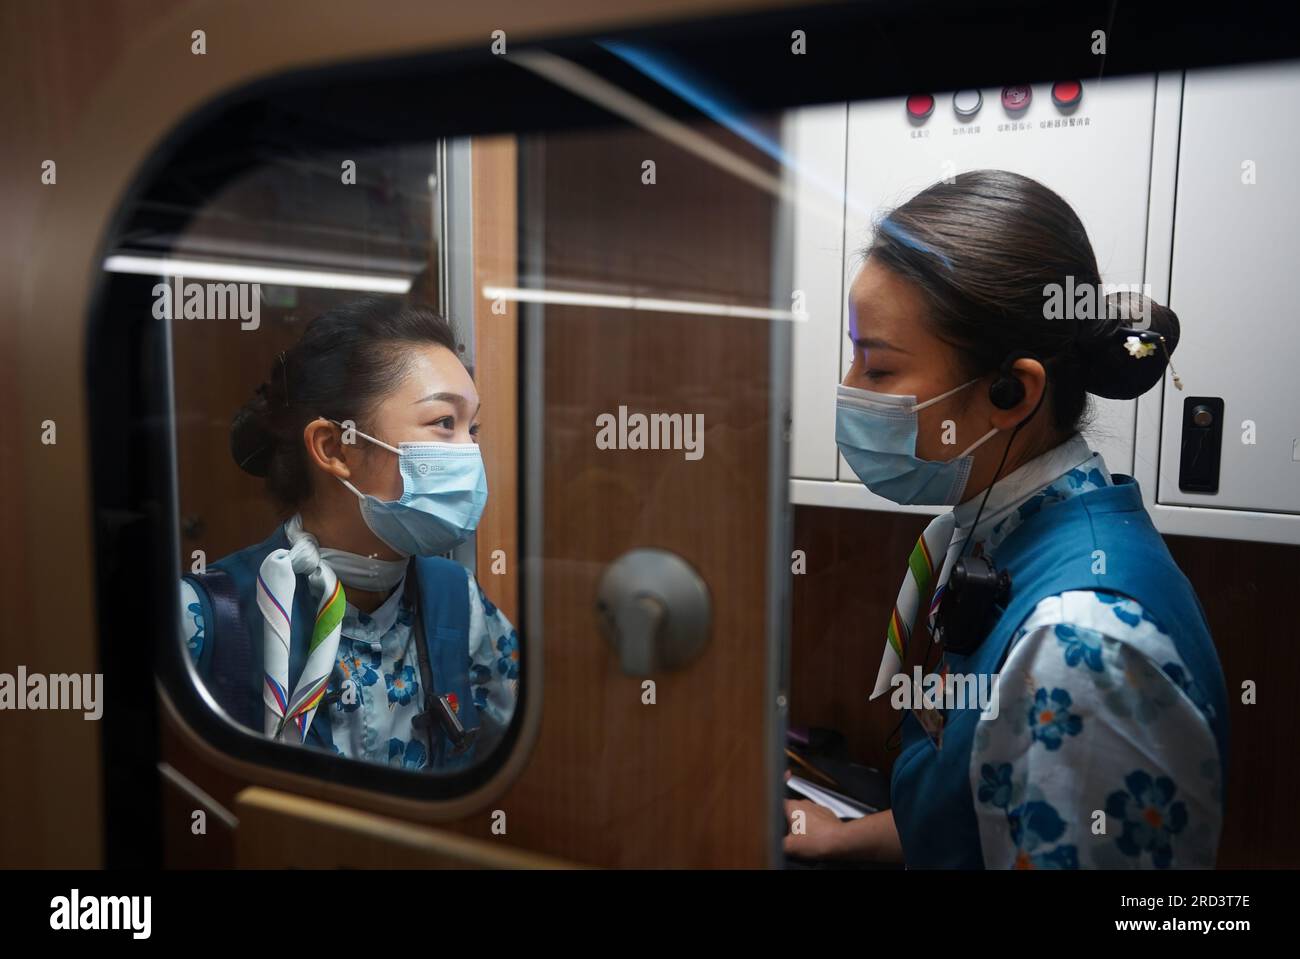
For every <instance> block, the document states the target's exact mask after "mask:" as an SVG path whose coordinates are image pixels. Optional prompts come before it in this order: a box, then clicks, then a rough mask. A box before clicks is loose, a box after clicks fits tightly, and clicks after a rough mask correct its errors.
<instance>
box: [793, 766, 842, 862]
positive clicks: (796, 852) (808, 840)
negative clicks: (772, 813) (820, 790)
mask: <svg viewBox="0 0 1300 959" xmlns="http://www.w3.org/2000/svg"><path fill="white" fill-rule="evenodd" d="M785 780H786V782H789V780H790V770H788V769H787V770H786V772H785ZM796 812H802V813H803V814H804V816H803V830H804V832H803V834H802V835H795V834H794V833H793V832H791V833H789V834H787V835H786V837H785V839H784V840H783V841H782V848H783V849H784V850H785V853H786V855H789V856H797V857H799V858H801V859H824V858H828V857H830V856H833V855H835V854H836V853H837V852H839V849H840V846H841V841H842V839H843V832H842V830H843V828H844V824H843V823H842V822H840V820H839V817H838V816H836V815H835V813H833V812H831V811H830V810H829V809H827V808H826V807H825V806H819V805H817V804H816V803H815V802H811V801H810V800H806V799H787V800H786V801H785V818H786V822H787V823H789V824H790V825H791V828H792V829H793V821H792V820H793V816H794V813H796Z"/></svg>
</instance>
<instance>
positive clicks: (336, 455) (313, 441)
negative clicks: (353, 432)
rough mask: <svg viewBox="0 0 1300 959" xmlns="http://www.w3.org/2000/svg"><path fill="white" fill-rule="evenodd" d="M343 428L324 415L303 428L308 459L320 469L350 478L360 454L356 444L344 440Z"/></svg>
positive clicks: (342, 477) (339, 476)
mask: <svg viewBox="0 0 1300 959" xmlns="http://www.w3.org/2000/svg"><path fill="white" fill-rule="evenodd" d="M343 432H344V431H343V429H342V428H341V427H339V426H337V425H336V424H334V423H332V422H331V421H329V420H327V419H325V418H324V417H317V418H316V419H314V420H312V421H311V422H310V423H308V424H307V425H306V426H304V427H303V429H302V440H303V443H304V445H305V446H306V447H307V459H308V461H309V462H310V463H311V464H312V465H313V466H315V467H316V468H317V469H319V470H323V471H324V472H326V473H329V474H330V475H331V476H337V477H338V478H339V479H348V478H350V477H351V476H352V470H353V469H355V468H356V457H357V456H359V455H360V452H359V451H358V450H357V448H356V446H355V444H352V443H345V442H344V441H343Z"/></svg>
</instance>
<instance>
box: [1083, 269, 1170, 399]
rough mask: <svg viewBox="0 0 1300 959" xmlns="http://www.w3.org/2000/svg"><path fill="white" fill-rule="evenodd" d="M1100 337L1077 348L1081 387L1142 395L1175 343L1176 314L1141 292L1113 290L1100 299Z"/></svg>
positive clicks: (1114, 395)
mask: <svg viewBox="0 0 1300 959" xmlns="http://www.w3.org/2000/svg"><path fill="white" fill-rule="evenodd" d="M1105 310H1106V313H1105V316H1104V317H1103V318H1102V319H1101V320H1100V321H1098V323H1097V328H1099V329H1103V330H1104V331H1105V332H1103V333H1102V334H1101V335H1100V336H1099V337H1097V338H1096V339H1094V340H1091V341H1088V342H1086V343H1085V344H1084V345H1083V346H1082V347H1081V351H1082V353H1083V356H1084V364H1085V368H1086V372H1085V374H1084V389H1086V390H1087V391H1088V392H1089V393H1092V394H1093V395H1095V396H1101V397H1104V398H1106V399H1111V400H1131V399H1136V398H1137V397H1139V396H1141V395H1142V394H1143V393H1145V392H1146V391H1147V390H1149V389H1151V387H1153V386H1155V385H1156V384H1157V383H1159V382H1160V380H1161V379H1162V378H1163V377H1164V374H1165V369H1166V367H1168V365H1169V357H1170V356H1171V355H1172V354H1173V352H1174V349H1175V348H1176V347H1177V346H1178V334H1179V324H1178V316H1177V315H1176V314H1175V313H1174V311H1173V310H1171V309H1169V308H1168V307H1166V306H1161V305H1160V304H1159V303H1157V302H1156V301H1155V300H1153V299H1151V298H1150V297H1149V296H1144V295H1143V294H1141V293H1135V292H1129V291H1118V292H1115V293H1109V294H1107V296H1106V299H1105Z"/></svg>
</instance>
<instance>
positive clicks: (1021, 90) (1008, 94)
mask: <svg viewBox="0 0 1300 959" xmlns="http://www.w3.org/2000/svg"><path fill="white" fill-rule="evenodd" d="M1033 98H1034V91H1033V88H1032V87H1030V86H1029V84H1027V83H1020V84H1016V85H1014V86H1009V87H1003V88H1002V105H1003V106H1004V107H1006V108H1007V109H1008V110H1010V111H1011V112H1012V113H1018V112H1020V111H1021V110H1023V109H1025V107H1027V106H1029V101H1030V100H1032V99H1033Z"/></svg>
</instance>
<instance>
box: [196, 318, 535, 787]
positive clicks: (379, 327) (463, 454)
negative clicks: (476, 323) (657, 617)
mask: <svg viewBox="0 0 1300 959" xmlns="http://www.w3.org/2000/svg"><path fill="white" fill-rule="evenodd" d="M479 408H480V400H479V395H478V392H477V390H476V389H475V385H474V381H473V379H472V378H471V376H470V374H469V371H468V370H467V369H466V368H465V366H464V364H462V363H461V361H460V359H459V357H458V355H457V351H456V339H455V335H454V334H453V332H452V330H451V327H450V326H449V325H448V324H447V322H446V321H445V320H443V319H442V318H441V317H439V316H438V315H437V314H436V313H434V312H433V311H432V310H431V309H430V308H429V307H428V306H427V305H424V304H421V303H419V302H416V301H413V300H410V299H402V298H397V297H379V296H371V297H366V298H361V299H356V300H353V301H350V302H348V303H345V304H343V305H341V306H338V307H336V308H334V309H331V310H329V311H327V312H325V313H322V314H321V315H320V316H318V317H317V318H316V319H314V320H313V321H312V322H311V323H310V324H308V325H307V327H306V329H305V330H304V331H303V334H302V337H301V339H300V340H299V341H298V342H297V343H296V344H294V345H293V346H291V347H290V348H289V349H287V350H285V351H282V352H281V353H279V354H278V355H276V356H275V358H274V359H273V360H272V363H271V368H270V372H269V376H268V378H267V380H266V381H265V382H263V383H262V384H260V385H259V386H258V387H257V389H256V391H255V394H254V396H253V397H252V398H251V399H250V400H249V401H248V402H247V403H246V404H245V405H244V406H243V407H242V408H241V409H240V410H238V412H237V413H236V414H235V417H234V422H233V424H232V426H231V436H230V451H231V454H232V456H233V457H234V459H235V462H236V463H237V464H238V466H239V467H240V469H242V470H243V471H244V472H245V473H247V474H249V475H251V476H253V477H259V478H262V479H264V481H265V485H266V492H267V493H268V494H269V496H270V498H271V499H272V501H273V502H274V504H275V506H276V508H277V509H278V511H279V512H280V513H281V514H282V515H284V516H285V517H286V518H285V520H284V522H283V523H282V524H280V525H278V526H277V527H276V528H275V529H273V530H272V531H270V534H269V535H268V536H267V537H266V538H265V539H264V540H262V541H261V542H259V543H255V544H251V545H248V546H246V547H244V548H242V549H239V550H237V551H235V552H233V553H231V554H229V555H227V556H224V557H222V558H220V559H219V560H217V561H215V562H213V563H211V564H210V565H209V566H207V568H206V570H204V571H203V572H201V573H192V574H187V575H186V576H184V577H183V579H182V586H181V606H182V627H181V628H182V636H183V639H184V640H185V644H186V648H187V649H188V650H189V654H190V656H191V657H192V659H193V661H194V663H195V666H196V668H197V670H198V673H199V675H200V676H201V677H202V678H203V680H204V682H205V683H206V684H207V686H208V688H209V690H210V691H211V692H212V694H213V696H214V698H216V699H217V701H218V702H219V703H220V704H221V705H222V707H223V708H224V709H225V710H226V711H227V712H228V713H229V714H230V715H231V716H232V717H233V718H235V719H237V720H238V721H240V722H242V723H243V724H245V725H247V726H249V727H251V728H253V729H260V730H261V731H262V732H264V733H265V735H267V736H268V737H271V738H274V739H276V740H280V741H284V742H291V743H306V744H310V745H314V746H317V747H319V748H323V749H329V750H333V751H334V752H336V753H338V754H340V755H342V756H346V757H350V758H356V759H363V760H367V761H371V762H378V763H385V764H390V763H394V764H400V765H401V766H403V767H406V768H411V769H430V770H442V769H447V768H451V767H457V766H462V765H464V764H466V763H467V762H469V761H471V760H472V759H473V758H474V757H475V755H476V754H478V753H481V752H482V751H484V744H485V743H488V742H490V741H492V740H494V739H495V738H497V737H498V736H499V735H500V734H501V733H502V732H503V731H504V730H505V728H506V727H507V726H508V725H509V722H510V716H511V714H512V712H513V709H514V704H515V700H516V695H517V685H518V667H517V663H518V636H517V633H516V631H515V628H514V626H513V625H512V624H511V623H510V621H509V620H508V619H507V618H506V616H505V615H504V614H503V613H502V611H501V610H500V609H498V608H497V607H496V606H494V605H493V603H492V601H491V600H490V599H489V598H488V597H487V595H486V593H485V592H484V591H483V589H482V587H481V586H479V584H478V582H477V580H476V579H475V577H474V575H473V574H472V573H470V572H469V571H468V570H467V569H465V568H464V567H463V566H461V565H460V564H458V563H456V562H454V561H452V560H450V559H447V558H445V557H444V555H443V554H446V553H448V552H449V551H450V550H452V549H453V548H454V547H456V546H458V545H460V544H461V543H463V542H465V541H466V540H467V539H468V537H469V536H470V535H471V534H472V533H473V532H474V530H475V528H476V527H477V525H478V521H479V518H480V516H481V514H482V511H483V507H484V505H485V504H486V502H487V492H488V491H487V479H486V475H485V472H484V467H483V459H482V456H481V454H480V451H479V447H478V444H477V438H478V432H479V425H478V411H479ZM258 673H260V683H259V684H257V685H254V684H253V683H252V682H250V677H251V676H254V675H257V674H258Z"/></svg>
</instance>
